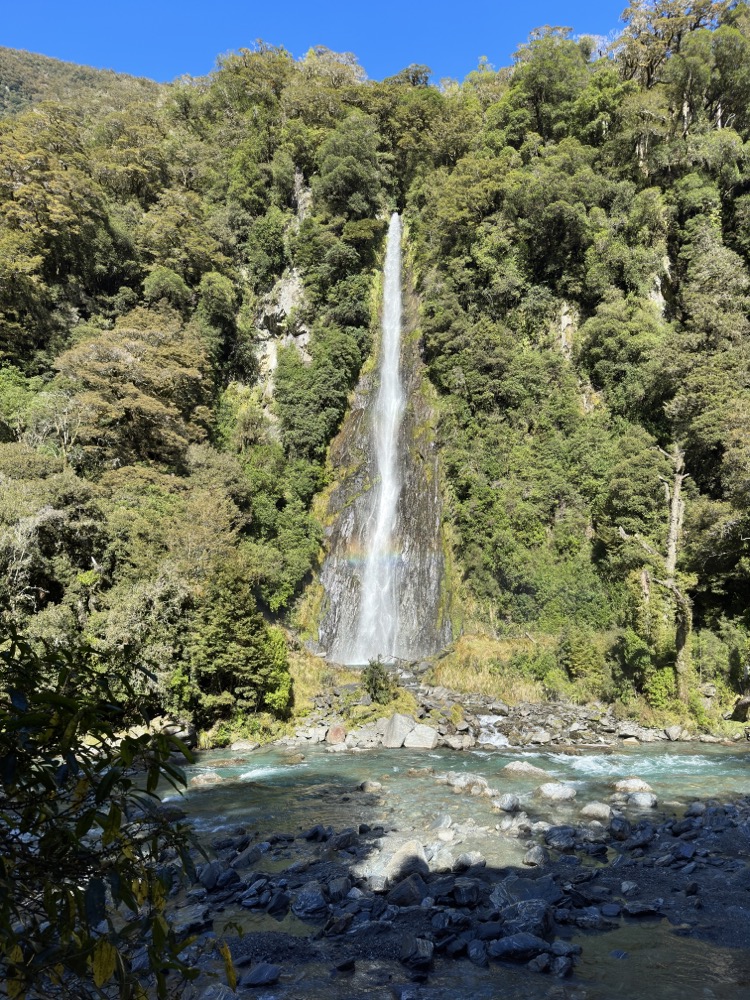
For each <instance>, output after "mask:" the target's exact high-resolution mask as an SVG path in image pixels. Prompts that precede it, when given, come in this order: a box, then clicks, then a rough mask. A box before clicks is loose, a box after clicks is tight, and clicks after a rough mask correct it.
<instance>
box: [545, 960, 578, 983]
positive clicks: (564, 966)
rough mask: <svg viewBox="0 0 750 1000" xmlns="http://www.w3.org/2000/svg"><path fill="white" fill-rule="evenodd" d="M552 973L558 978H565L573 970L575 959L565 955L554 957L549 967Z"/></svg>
mask: <svg viewBox="0 0 750 1000" xmlns="http://www.w3.org/2000/svg"><path fill="white" fill-rule="evenodd" d="M549 971H550V973H551V974H552V975H553V976H556V977H557V978H558V979H564V978H565V977H566V976H569V975H570V974H571V972H572V971H573V961H572V959H570V958H567V957H566V956H564V955H561V956H559V957H558V958H553V959H552V962H551V964H550V968H549Z"/></svg>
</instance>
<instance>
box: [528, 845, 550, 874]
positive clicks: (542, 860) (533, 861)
mask: <svg viewBox="0 0 750 1000" xmlns="http://www.w3.org/2000/svg"><path fill="white" fill-rule="evenodd" d="M523 863H524V864H525V865H528V867H529V868H543V867H544V865H546V864H548V863H549V851H547V850H545V848H544V847H541V846H540V845H539V844H537V845H536V846H535V847H532V848H530V849H529V850H528V851H527V852H526V853H525V854H524V856H523Z"/></svg>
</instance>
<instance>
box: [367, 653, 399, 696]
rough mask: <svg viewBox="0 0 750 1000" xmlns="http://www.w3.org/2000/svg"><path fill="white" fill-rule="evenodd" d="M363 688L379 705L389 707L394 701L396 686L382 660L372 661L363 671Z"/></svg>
mask: <svg viewBox="0 0 750 1000" xmlns="http://www.w3.org/2000/svg"><path fill="white" fill-rule="evenodd" d="M362 687H363V688H364V689H365V691H366V692H367V694H369V696H370V697H371V698H372V700H373V701H374V702H376V704H378V705H387V704H388V702H389V701H391V700H392V699H393V697H394V695H395V689H396V685H395V684H394V682H393V678H392V676H391V674H390V673H389V672H388V668H387V667H386V666H385V665H384V664H383V663H382V661H381V660H380V658H378V659H375V660H370V662H369V663H368V664H367V666H366V667H365V669H364V670H363V671H362Z"/></svg>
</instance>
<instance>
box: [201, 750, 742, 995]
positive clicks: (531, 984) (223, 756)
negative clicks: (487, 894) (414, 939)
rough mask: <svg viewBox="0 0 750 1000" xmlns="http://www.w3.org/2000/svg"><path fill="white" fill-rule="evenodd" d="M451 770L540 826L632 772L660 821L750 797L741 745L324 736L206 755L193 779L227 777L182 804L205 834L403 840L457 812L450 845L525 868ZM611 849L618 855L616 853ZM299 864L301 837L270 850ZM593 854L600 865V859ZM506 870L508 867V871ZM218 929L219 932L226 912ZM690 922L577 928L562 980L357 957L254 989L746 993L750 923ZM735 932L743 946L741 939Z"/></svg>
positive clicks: (273, 862)
mask: <svg viewBox="0 0 750 1000" xmlns="http://www.w3.org/2000/svg"><path fill="white" fill-rule="evenodd" d="M510 760H526V761H528V762H529V763H530V764H533V765H535V766H537V767H540V768H542V769H543V770H545V771H546V772H548V774H549V775H550V778H549V779H548V780H562V781H566V782H571V783H573V785H574V786H575V788H576V791H577V795H576V799H575V800H574V802H572V803H564V804H552V803H546V802H543V801H541V800H539V799H538V798H537V797H536V796H535V795H534V790H535V789H536V788H537V787H538V785H539V783H540V778H539V777H534V776H522V777H513V778H510V777H508V776H507V775H506V774H504V773H503V772H502V768H503V766H504V765H505V764H507V763H508V762H509V761H510ZM448 770H452V771H459V772H471V773H473V774H479V775H481V776H483V777H484V778H486V779H487V781H488V782H489V783H490V785H491V787H493V788H496V789H497V790H498V791H499V792H501V793H503V792H508V791H511V792H513V793H515V794H516V795H518V796H519V797H520V799H521V808H522V809H523V810H524V811H525V812H527V813H528V815H529V819H530V820H531V821H532V822H534V821H540V820H543V821H546V822H552V823H569V824H570V823H572V824H575V823H576V822H577V821H579V820H578V815H579V813H580V810H581V808H582V807H583V806H584V805H585V804H586V803H588V802H591V801H604V802H607V801H609V797H610V795H611V794H612V784H613V782H614V780H616V779H617V778H619V777H626V776H631V775H637V776H638V777H640V778H643V779H645V780H646V781H647V782H648V783H649V784H650V785H651V786H652V788H653V790H654V792H655V793H656V794H657V796H658V799H659V807H658V809H656V810H651V813H652V817H650V818H653V820H654V822H659V821H662V820H663V819H664V818H667V817H670V816H681V815H682V814H683V813H684V810H685V807H686V806H687V805H688V804H689V803H690V802H692V801H695V800H702V801H709V800H717V799H718V800H720V801H722V802H726V801H731V800H732V799H733V798H737V797H738V796H743V795H745V796H746V795H748V794H750V752H747V751H745V750H744V749H743V748H739V747H738V748H733V747H725V746H713V745H700V746H698V745H696V744H694V743H693V744H690V743H687V744H666V745H660V746H656V747H654V746H649V747H633V748H628V749H619V748H618V749H614V750H612V751H611V752H599V751H596V752H593V751H578V752H576V753H575V754H571V753H560V752H554V751H544V750H538V751H533V752H529V751H523V750H518V749H513V750H510V749H509V750H496V749H480V750H475V751H470V752H465V753H458V752H455V751H450V750H446V749H437V750H434V751H418V750H412V751H409V750H404V749H400V750H385V749H379V750H372V751H367V752H365V753H335V754H334V753H330V752H327V751H326V750H325V748H323V747H322V746H320V747H316V746H313V747H305V750H304V759H300V754H299V753H298V752H297V751H296V749H289V748H283V749H282V748H278V747H272V748H267V749H261V750H256V751H254V752H252V753H250V754H247V755H245V756H242V755H241V754H235V753H233V752H231V751H212V752H210V753H203V754H201V755H200V757H199V759H198V761H197V763H196V764H195V765H194V766H193V767H191V768H189V769H188V777H189V778H198V780H199V781H200V780H201V779H203V780H205V779H206V777H208V778H209V780H212V781H214V782H215V783H213V784H206V785H196V784H193V785H191V787H190V788H189V790H188V792H187V794H186V801H185V803H184V804H185V807H186V809H187V811H188V813H189V815H190V817H191V819H192V820H193V822H194V823H195V826H196V828H197V830H198V832H199V834H200V836H201V837H202V838H203V839H204V840H205V841H206V842H207V843H209V842H210V841H211V840H212V839H213V838H215V837H216V836H217V835H221V834H222V833H226V832H228V831H231V830H233V829H234V828H236V827H238V826H244V827H246V828H247V829H248V830H249V831H250V830H252V831H257V832H258V833H259V834H260V836H261V838H264V837H266V836H270V835H271V834H272V833H274V832H286V833H291V834H295V835H298V834H299V833H300V832H301V831H303V830H306V829H309V828H310V827H311V826H312V825H313V824H316V823H320V824H323V825H324V826H331V827H333V828H334V830H341V829H343V828H345V827H351V826H355V827H356V825H357V824H359V823H366V824H369V825H370V826H374V825H382V826H384V827H385V828H386V830H389V829H390V830H391V831H394V833H395V832H397V835H398V836H400V837H402V838H408V837H413V838H416V839H418V840H421V841H422V842H423V843H428V842H429V841H430V840H434V838H435V831H436V830H437V828H438V826H439V824H440V822H441V820H442V822H443V824H444V823H445V817H446V816H449V817H450V821H451V828H452V830H453V831H454V839H453V841H452V842H451V843H449V844H448V846H449V847H450V849H451V851H453V852H454V853H456V854H457V853H459V852H462V851H472V850H478V851H480V852H481V853H482V855H483V856H484V857H485V858H486V860H487V865H488V866H492V867H493V868H497V869H505V870H506V871H507V869H509V868H512V869H516V870H517V871H519V872H520V873H521V874H523V868H522V858H523V855H524V854H525V852H526V850H527V847H528V844H527V841H526V840H519V839H517V838H515V837H510V836H506V835H504V834H502V833H500V832H499V831H498V829H497V824H498V821H499V820H500V819H501V818H502V816H500V815H498V813H497V812H495V811H493V810H492V807H491V805H490V802H489V799H488V798H483V797H477V796H472V795H467V794H461V795H459V794H454V793H453V792H452V790H451V788H449V787H447V786H446V785H444V784H440V783H438V781H437V780H436V775H437V774H439V773H440V772H445V771H448ZM433 772H434V773H433ZM218 779H220V780H218ZM365 780H374V781H378V782H380V783H381V784H382V786H383V787H382V792H380V793H379V794H378V795H377V796H372V795H363V794H362V792H360V791H359V785H360V783H361V782H363V781H365ZM612 855H613V852H612V851H610V857H609V860H612ZM294 860H295V853H294V847H293V845H290V847H289V850H288V851H281V852H280V853H279V852H277V856H276V858H272V857H270V856H269V857H268V859H267V860H265V859H264V862H265V863H264V862H263V861H262V862H260V863H259V865H258V868H259V869H261V870H265V871H268V872H272V871H277V872H278V871H281V870H282V869H284V868H286V867H287V866H289V865H290V864H292V862H293V861H294ZM583 863H584V864H591V865H597V864H599V862H598V861H596V860H594V859H593V858H592V859H584V861H583ZM745 864H747V862H745ZM631 870H632V869H631ZM502 877H503V874H502V873H501V872H499V873H498V878H502ZM628 877H630V876H628ZM748 904H750V899H748ZM225 917H226V919H227V920H237V921H238V922H239V923H240V924H241V925H242V926H243V927H244V928H245V930H246V932H249V931H256V932H264V931H270V930H279V931H283V932H286V933H287V934H292V935H297V936H299V937H300V938H303V937H307V936H310V935H313V934H314V933H315V931H316V928H315V927H314V926H313V925H311V924H309V923H303V922H302V921H300V920H298V919H297V918H296V917H294V916H292V915H289V916H287V917H286V918H285V919H284V920H283V921H281V922H276V921H275V920H273V918H270V917H267V916H265V915H257V914H256V915H254V914H250V913H248V912H247V911H244V910H239V912H237V911H236V910H232V911H230V912H228V913H227V914H225ZM727 919H731V918H729V917H728V918H727ZM216 926H217V928H219V926H220V922H217V924H216ZM688 931H689V928H687V927H685V926H681V925H679V924H678V926H672V924H671V923H670V922H669V921H668V920H666V919H664V918H663V917H660V918H658V919H653V920H645V921H644V920H638V921H637V920H632V919H625V918H620V920H619V926H618V928H617V929H615V930H612V931H609V932H606V933H600V932H589V931H580V930H578V929H577V928H570V932H571V933H570V937H571V940H573V941H575V942H577V943H579V944H581V945H582V947H583V955H582V957H581V959H580V961H579V963H578V964H577V965H576V968H575V971H574V974H573V976H572V977H571V978H569V979H566V980H563V981H557V980H554V979H552V978H550V977H549V976H540V975H538V974H537V975H535V974H533V973H530V972H528V971H527V970H526V969H525V968H518V967H509V966H507V965H497V964H494V963H490V968H489V969H481V968H476V967H474V966H473V965H471V964H470V963H469V962H468V961H466V960H463V961H454V962H449V961H445V960H438V961H437V962H436V965H435V968H434V971H433V972H432V973H431V975H430V978H429V981H428V983H426V984H419V985H413V984H410V983H409V981H408V977H405V976H402V977H401V984H402V986H403V984H404V983H406V985H405V986H404V987H403V989H402V986H398V988H396V989H395V992H394V985H393V977H394V976H395V977H396V979H398V965H397V963H392V966H393V967H392V968H390V969H389V967H388V963H383V962H358V963H357V967H356V970H355V972H353V973H350V974H348V975H343V974H340V973H333V974H332V972H331V967H330V965H329V964H325V963H320V962H318V963H317V964H316V962H315V961H310V962H309V963H307V964H304V963H303V964H302V965H298V966H296V967H295V969H294V973H293V974H292V973H291V972H290V973H289V974H288V975H286V976H282V979H281V981H280V982H279V983H277V984H276V985H275V986H270V987H264V988H263V989H260V990H258V991H257V992H256V995H258V996H262V997H264V1000H272V998H279V1000H291V998H300V1000H317V998H318V997H320V998H323V997H325V998H326V1000H345V998H346V1000H349V998H354V997H358V998H359V997H362V998H372V1000H375V998H379V1000H380V998H382V1000H391V998H393V997H394V996H398V997H400V998H401V1000H408V998H410V997H413V998H414V1000H417V998H419V1000H430V998H434V1000H438V998H446V1000H447V998H462V997H472V998H477V1000H484V998H487V1000H489V998H494V997H503V998H505V997H519V998H521V997H524V998H530V1000H536V998H542V997H545V998H546V997H549V998H552V997H555V998H560V1000H562V998H566V1000H611V998H619V997H622V998H626V997H627V998H629V1000H651V998H663V1000H672V998H674V1000H686V998H692V997H698V998H704V997H705V998H714V997H715V998H717V1000H735V998H736V1000H739V998H742V1000H747V997H748V996H750V926H748V927H747V929H746V935H745V938H744V940H745V941H746V945H747V946H746V947H745V948H736V947H734V948H727V947H723V946H722V943H721V935H720V934H718V935H717V934H714V935H713V936H712V940H711V941H707V940H696V939H695V937H692V936H691V937H688V936H683V935H686V934H687V932H688ZM734 940H735V943H736V940H737V938H736V935H735V939H734ZM399 990H401V992H399ZM404 990H405V992H404ZM410 991H411V992H410Z"/></svg>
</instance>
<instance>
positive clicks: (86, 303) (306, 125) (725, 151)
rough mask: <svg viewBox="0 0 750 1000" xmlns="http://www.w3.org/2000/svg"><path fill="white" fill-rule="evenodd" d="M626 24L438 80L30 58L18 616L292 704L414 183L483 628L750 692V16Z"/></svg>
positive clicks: (208, 697)
mask: <svg viewBox="0 0 750 1000" xmlns="http://www.w3.org/2000/svg"><path fill="white" fill-rule="evenodd" d="M623 20H624V30H623V32H622V34H621V35H620V36H619V38H617V39H616V40H615V42H614V43H612V44H611V45H609V46H604V45H602V44H601V41H600V40H597V39H592V38H587V37H584V38H575V37H573V36H572V34H571V32H570V31H569V30H568V29H566V28H562V27H544V28H540V29H539V30H537V31H535V32H534V33H533V34H532V36H531V37H530V38H529V40H528V42H526V43H525V44H522V45H521V46H520V47H519V48H518V50H517V52H516V54H515V56H514V60H513V64H512V65H511V66H509V67H503V68H501V69H499V70H496V69H494V68H493V67H491V66H490V65H489V64H487V63H486V61H482V62H480V64H479V67H478V68H477V69H476V70H475V71H473V72H472V73H470V74H469V75H468V76H467V78H466V79H465V80H464V81H463V82H462V83H458V82H455V81H450V80H448V81H442V82H441V83H440V85H439V86H436V85H434V84H433V83H431V82H430V71H429V69H428V68H427V67H424V66H416V65H415V66H409V67H408V68H407V69H405V70H403V71H402V72H401V73H399V74H397V75H396V76H394V77H391V78H389V79H386V80H384V81H382V82H376V81H371V80H368V79H367V78H366V75H365V73H364V72H363V70H362V69H361V68H360V66H359V65H358V63H357V61H356V59H355V58H354V57H353V56H351V55H349V54H343V55H342V54H338V53H334V52H331V51H329V50H327V49H324V48H318V49H314V50H311V51H310V52H308V53H307V55H306V56H305V57H304V58H303V59H300V60H295V59H294V58H292V56H291V55H290V54H289V53H288V52H286V51H285V50H284V49H281V48H274V47H269V46H266V45H264V44H262V43H258V44H256V45H255V46H254V47H253V48H251V49H247V50H242V51H240V52H238V53H235V54H231V55H228V56H226V57H223V58H221V59H220V60H219V63H218V65H217V68H216V70H215V72H214V73H212V74H211V75H210V76H209V77H207V78H201V79H191V78H183V79H180V80H179V81H177V82H175V83H173V84H171V85H157V84H152V83H150V82H149V81H143V80H135V79H131V78H127V77H123V76H118V75H116V74H108V73H100V72H98V71H94V70H85V69H81V68H80V67H71V66H67V65H66V64H61V63H55V62H54V61H52V60H48V59H45V58H43V57H37V56H31V55H29V54H26V53H16V52H12V51H10V50H0V115H1V117H0V363H1V365H2V367H1V368H0V484H1V486H2V489H1V490H0V614H1V615H2V618H1V619H0V621H2V622H4V623H5V628H6V629H7V630H8V631H10V629H11V628H13V629H14V630H18V631H20V632H21V633H22V634H23V635H24V636H25V637H26V638H27V639H28V641H29V642H30V643H31V645H32V647H34V648H37V649H40V648H42V647H45V646H46V647H49V648H52V649H65V650H71V649H76V648H78V647H86V648H87V649H93V650H94V651H95V654H96V657H97V658H98V662H99V663H100V664H102V665H103V668H104V669H105V670H106V672H107V674H108V675H109V676H110V677H111V678H118V677H119V678H122V681H123V685H124V687H126V688H127V690H128V691H131V692H132V691H133V690H134V691H135V692H136V693H137V697H139V698H140V699H142V701H143V702H144V703H145V704H147V705H148V706H149V710H150V711H151V712H152V713H153V714H157V713H160V712H165V713H170V714H173V715H175V716H178V717H180V718H188V717H189V718H190V719H192V720H193V721H194V722H195V723H196V725H197V726H198V727H199V728H202V729H205V730H209V729H211V728H212V727H214V734H215V735H216V734H217V733H219V734H220V731H221V727H222V726H223V727H224V728H225V729H228V728H233V729H234V730H238V729H241V728H242V726H243V725H244V726H245V727H250V728H252V725H255V724H256V723H257V719H258V718H259V717H260V716H259V713H268V714H269V716H276V717H283V716H284V715H285V714H286V713H288V712H289V711H290V710H291V708H292V706H293V700H294V685H293V683H292V678H291V675H290V672H289V662H288V658H289V653H288V648H289V644H290V643H295V642H296V640H295V638H294V629H295V625H296V621H297V619H296V617H295V615H296V608H297V605H298V602H299V601H300V598H301V597H302V595H303V593H304V590H305V588H306V586H307V585H308V584H309V583H310V581H311V580H313V578H314V574H315V572H316V570H317V569H318V567H319V561H320V558H321V552H322V548H321V547H322V544H323V539H324V531H323V526H322V525H321V524H320V523H319V521H318V520H317V519H316V517H315V516H314V512H315V509H316V508H315V500H316V497H318V496H319V495H320V494H321V492H322V491H323V490H325V489H326V487H327V486H328V485H330V483H331V482H332V481H333V480H334V479H335V477H336V469H335V468H332V467H331V465H330V463H329V462H327V451H328V446H329V444H330V442H331V440H332V438H333V437H334V435H335V434H336V433H337V431H338V429H339V427H340V426H341V422H342V420H343V419H344V416H345V414H346V410H347V403H348V400H349V398H350V394H351V392H352V390H353V388H354V386H355V385H356V383H357V380H358V377H359V374H360V370H361V368H362V366H363V364H364V363H365V361H366V360H367V358H368V356H369V355H370V353H371V350H372V343H373V330H374V329H376V328H377V323H376V313H377V285H378V273H379V267H380V262H381V256H382V249H383V239H384V234H385V229H386V219H387V216H388V213H389V212H390V211H391V210H393V209H397V210H399V211H401V212H402V213H403V215H404V219H405V223H406V249H407V253H408V256H409V260H410V269H411V271H412V272H413V274H414V275H415V278H416V291H417V293H418V295H419V298H420V302H421V310H422V312H421V325H422V337H423V341H422V342H423V357H424V361H425V364H426V368H427V373H428V376H429V379H430V380H431V382H432V384H433V386H434V389H435V403H434V405H435V409H436V421H437V435H438V443H439V446H440V449H441V451H440V453H441V456H442V461H443V470H444V487H445V488H444V495H445V516H446V518H447V519H448V521H449V523H450V529H451V538H452V539H453V544H454V548H455V552H454V558H455V560H456V564H457V566H458V568H459V570H460V575H461V578H462V582H461V585H460V591H461V592H460V594H459V595H458V596H457V600H459V601H460V602H461V604H462V607H463V611H462V621H463V628H464V630H466V631H467V632H472V631H473V632H482V633H483V634H485V635H486V636H487V637H488V638H490V639H492V640H493V641H494V640H496V641H497V642H496V648H497V650H500V651H501V650H504V651H505V653H503V654H502V655H501V653H500V652H497V653H496V654H494V653H493V654H492V655H493V656H494V657H495V659H493V660H492V662H491V664H490V666H491V668H492V669H493V670H494V671H496V672H497V674H498V675H499V676H500V675H503V674H504V673H508V672H511V673H512V672H516V673H518V674H520V675H523V676H526V677H529V678H531V679H532V680H533V681H534V682H535V683H537V684H538V685H539V687H540V690H543V691H544V692H545V693H546V694H547V695H548V696H550V697H572V698H578V699H581V698H601V699H606V700H618V701H620V702H621V703H623V704H624V705H625V706H630V708H631V709H633V710H635V709H637V708H640V710H642V711H646V712H649V711H650V712H655V713H659V712H673V713H678V714H680V713H681V714H682V715H683V717H685V718H687V714H686V713H687V712H688V711H689V712H690V713H691V714H692V717H693V720H694V722H696V723H697V724H699V725H704V726H707V727H708V726H710V725H711V724H712V723H715V722H716V720H717V718H718V716H719V713H720V712H722V711H726V710H727V709H728V708H729V709H731V705H732V702H733V700H734V698H735V696H736V694H737V693H739V692H740V691H741V689H742V686H743V679H744V676H745V672H746V666H745V665H746V664H747V662H748V659H749V658H750V640H749V638H748V636H749V630H750V618H749V617H748V604H749V598H750V366H749V364H748V361H749V358H748V344H750V324H749V315H750V273H749V271H748V266H749V263H750V144H748V139H750V8H749V7H748V5H747V4H746V3H744V2H742V3H731V2H730V3H724V2H712V0H697V2H693V3H687V2H685V0H654V2H645V0H635V2H634V3H632V4H631V6H630V7H628V8H627V10H626V11H625V12H624V14H623ZM290 289H291V294H287V295H286V297H287V298H289V299H290V300H291V304H289V303H287V307H285V308H283V309H282V308H280V306H279V301H280V298H284V295H285V294H286V293H288V292H289V290H290ZM271 343H272V344H273V350H271V349H270V347H269V344H271ZM271 362H275V365H274V364H271ZM271 368H272V369H273V370H272V371H270V369H271ZM457 638H458V636H457ZM516 640H518V641H517V642H516ZM514 643H515V645H514ZM487 648H488V649H494V648H495V647H493V646H491V645H488V647H487ZM485 666H486V664H485ZM466 669H467V670H470V669H471V664H467V665H466ZM254 720H255V721H254ZM216 727H219V729H218V730H217V728H216ZM217 738H219V737H218V736H217Z"/></svg>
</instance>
